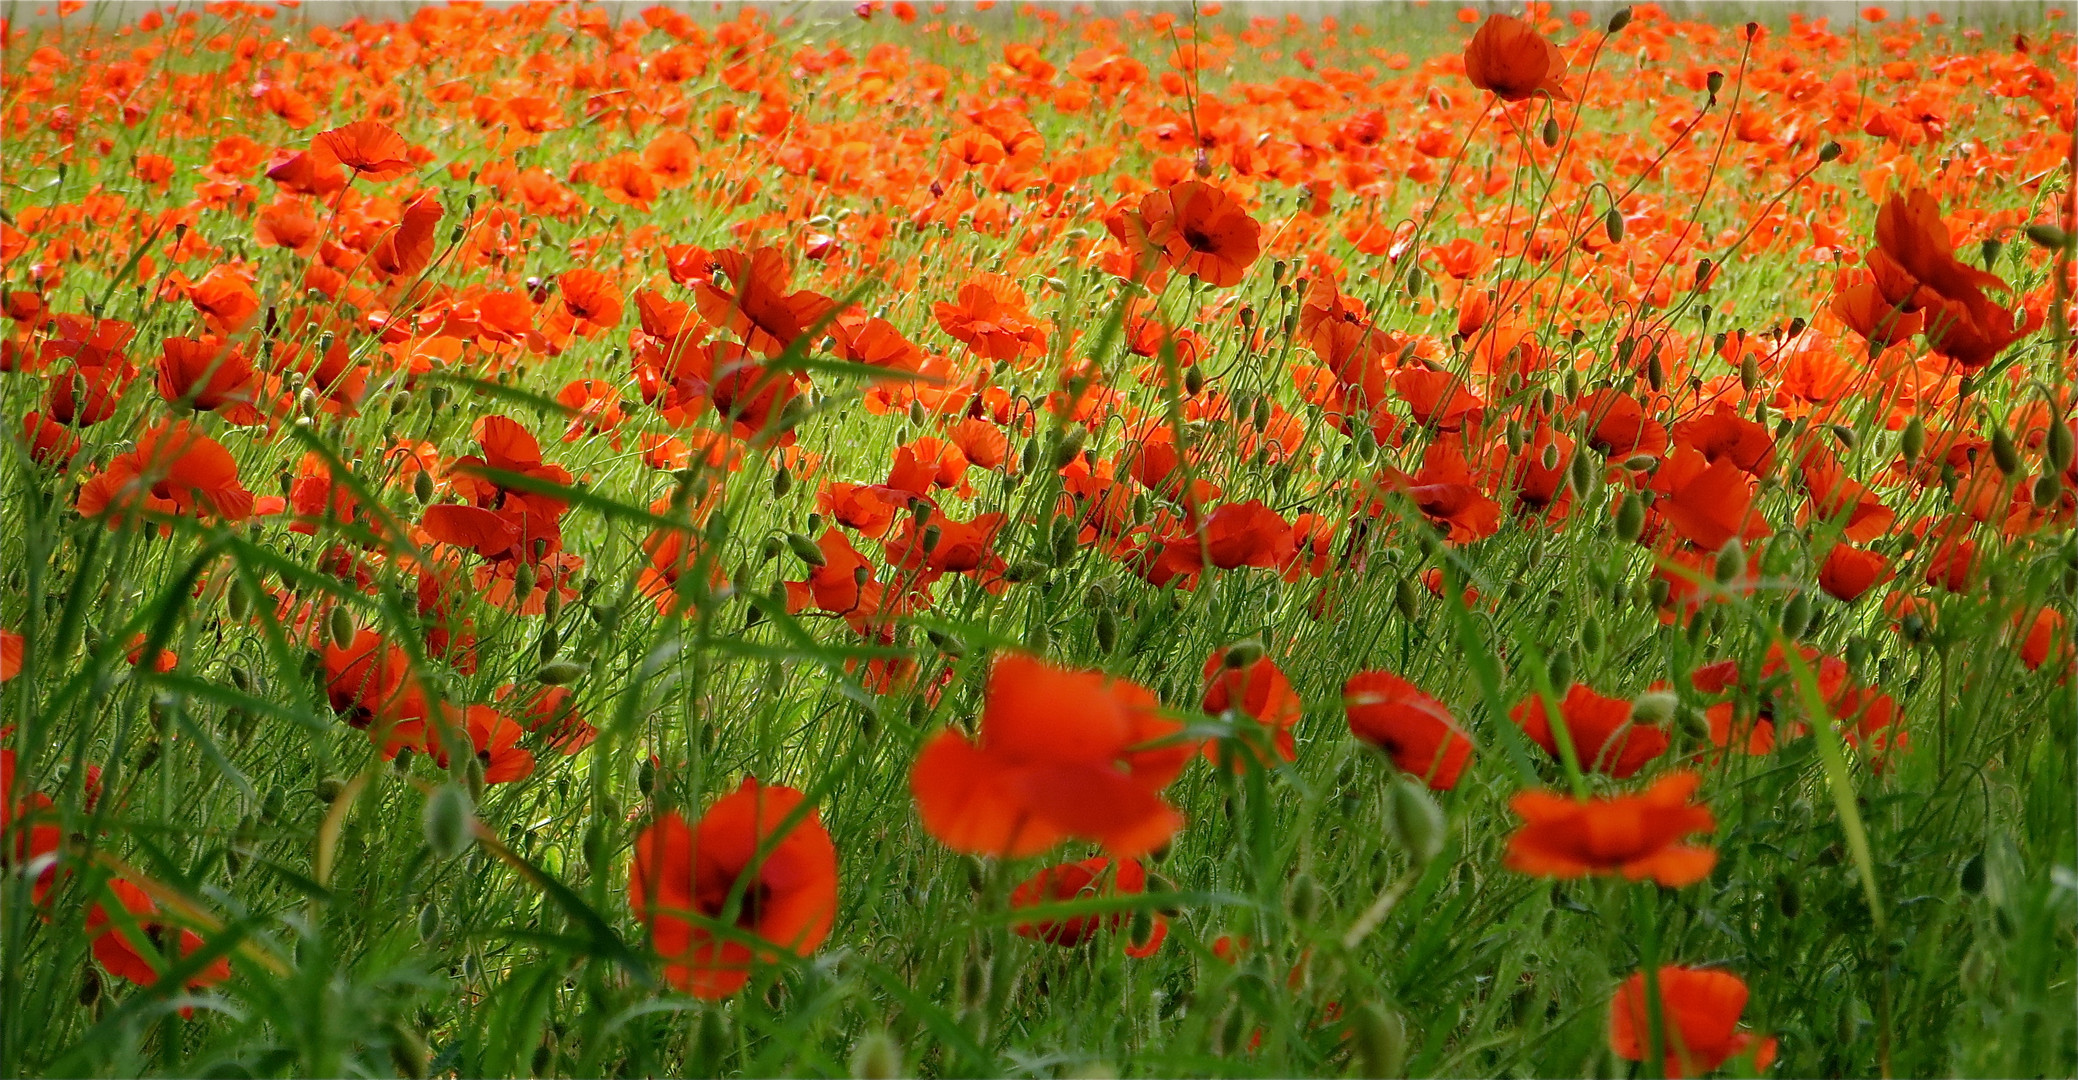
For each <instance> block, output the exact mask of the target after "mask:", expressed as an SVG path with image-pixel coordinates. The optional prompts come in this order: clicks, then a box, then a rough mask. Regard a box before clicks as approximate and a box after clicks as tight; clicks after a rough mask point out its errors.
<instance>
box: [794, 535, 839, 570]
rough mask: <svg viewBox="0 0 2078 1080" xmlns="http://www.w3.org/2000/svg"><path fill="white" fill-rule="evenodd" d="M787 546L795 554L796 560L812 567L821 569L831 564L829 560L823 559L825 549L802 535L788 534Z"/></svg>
mask: <svg viewBox="0 0 2078 1080" xmlns="http://www.w3.org/2000/svg"><path fill="white" fill-rule="evenodd" d="M786 546H787V549H788V550H790V551H792V552H793V553H794V557H795V558H797V559H799V560H801V561H802V562H804V563H807V564H808V565H810V566H818V567H819V566H824V565H827V564H828V563H829V560H828V559H825V558H823V549H821V548H819V547H817V546H815V541H813V540H810V539H809V538H807V537H805V536H802V535H801V534H800V533H792V532H790V533H788V534H786Z"/></svg>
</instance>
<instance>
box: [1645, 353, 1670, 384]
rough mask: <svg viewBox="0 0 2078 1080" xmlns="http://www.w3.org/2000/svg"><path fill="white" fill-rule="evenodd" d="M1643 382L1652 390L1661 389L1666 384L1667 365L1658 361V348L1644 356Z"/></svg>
mask: <svg viewBox="0 0 2078 1080" xmlns="http://www.w3.org/2000/svg"><path fill="white" fill-rule="evenodd" d="M1645 383H1646V385H1648V386H1650V387H1652V388H1653V389H1654V390H1659V389H1662V388H1664V387H1665V386H1666V384H1667V365H1665V364H1664V363H1661V362H1660V352H1659V350H1658V349H1654V350H1652V355H1651V356H1648V357H1646V358H1645Z"/></svg>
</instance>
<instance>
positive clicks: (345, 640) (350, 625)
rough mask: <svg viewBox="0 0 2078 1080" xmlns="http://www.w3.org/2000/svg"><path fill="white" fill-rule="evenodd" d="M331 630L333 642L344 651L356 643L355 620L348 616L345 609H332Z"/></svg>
mask: <svg viewBox="0 0 2078 1080" xmlns="http://www.w3.org/2000/svg"><path fill="white" fill-rule="evenodd" d="M331 630H332V642H333V644H335V645H338V646H339V647H340V648H342V649H344V648H346V647H347V646H349V645H352V644H353V643H354V619H353V616H352V615H349V614H347V612H346V609H345V608H343V607H335V608H333V609H332V615H331Z"/></svg>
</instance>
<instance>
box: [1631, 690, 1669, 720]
mask: <svg viewBox="0 0 2078 1080" xmlns="http://www.w3.org/2000/svg"><path fill="white" fill-rule="evenodd" d="M1680 704H1681V699H1680V698H1678V697H1675V696H1674V695H1673V694H1671V693H1669V692H1667V691H1665V690H1651V691H1647V692H1646V693H1643V694H1639V695H1638V696H1637V697H1635V698H1633V699H1632V700H1631V723H1633V724H1640V725H1643V726H1645V727H1659V726H1661V725H1663V724H1665V723H1666V722H1667V721H1669V720H1672V719H1673V718H1674V713H1675V712H1676V711H1677V709H1678V708H1679V706H1680Z"/></svg>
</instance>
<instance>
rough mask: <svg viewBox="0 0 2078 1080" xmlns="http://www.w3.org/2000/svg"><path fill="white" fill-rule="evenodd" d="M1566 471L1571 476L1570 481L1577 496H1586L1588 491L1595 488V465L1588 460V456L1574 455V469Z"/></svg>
mask: <svg viewBox="0 0 2078 1080" xmlns="http://www.w3.org/2000/svg"><path fill="white" fill-rule="evenodd" d="M1566 471H1567V472H1568V473H1569V474H1570V475H1569V477H1568V479H1569V480H1571V482H1572V484H1573V491H1574V493H1575V494H1578V495H1581V496H1585V495H1586V494H1587V493H1588V489H1589V488H1591V487H1593V486H1594V482H1595V470H1594V465H1593V464H1592V463H1590V462H1589V461H1588V460H1587V455H1586V454H1574V455H1573V464H1572V467H1571V468H1569V469H1568V470H1566Z"/></svg>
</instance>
